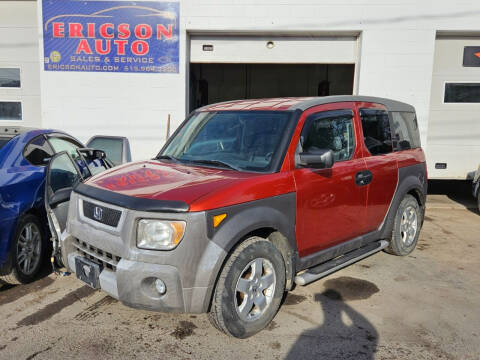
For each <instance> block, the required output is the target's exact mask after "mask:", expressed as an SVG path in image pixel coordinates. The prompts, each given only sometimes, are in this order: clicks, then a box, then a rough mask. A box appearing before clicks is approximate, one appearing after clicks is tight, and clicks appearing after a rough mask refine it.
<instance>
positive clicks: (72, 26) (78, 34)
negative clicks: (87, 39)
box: [68, 23, 83, 38]
mask: <svg viewBox="0 0 480 360" xmlns="http://www.w3.org/2000/svg"><path fill="white" fill-rule="evenodd" d="M82 31H83V25H82V24H80V23H69V24H68V37H70V38H83V34H82Z"/></svg>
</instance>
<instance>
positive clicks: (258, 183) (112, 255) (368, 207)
mask: <svg viewBox="0 0 480 360" xmlns="http://www.w3.org/2000/svg"><path fill="white" fill-rule="evenodd" d="M426 190H427V172H426V166H425V155H424V153H423V151H422V149H421V147H420V137H419V132H418V124H417V120H416V116H415V109H414V108H413V107H412V106H410V105H407V104H404V103H401V102H398V101H393V100H388V99H381V98H374V97H364V96H328V97H320V98H281V99H263V100H241V101H230V102H225V103H220V104H215V105H209V106H206V107H203V108H201V109H198V110H197V111H195V112H194V113H192V114H191V115H190V116H189V118H188V119H187V120H185V122H184V123H183V124H182V125H181V126H180V127H179V128H178V130H177V131H176V132H175V133H174V134H173V136H172V137H171V138H170V139H169V140H168V142H167V143H166V144H165V146H164V147H163V148H162V150H161V151H160V153H159V154H158V155H157V156H156V157H155V158H154V159H152V160H147V161H140V162H136V163H129V164H125V165H121V166H118V167H116V168H114V169H111V170H108V171H106V172H104V173H101V174H99V175H96V176H94V177H92V178H91V179H89V180H87V181H86V182H85V183H79V184H78V185H77V186H76V187H75V188H74V191H73V192H72V195H71V199H70V206H69V213H68V220H67V224H66V230H65V233H64V234H63V236H62V237H61V240H60V245H61V251H62V258H63V262H64V264H65V265H66V267H67V269H68V270H69V271H72V272H75V273H76V276H77V277H78V278H79V279H81V280H83V281H85V282H86V283H88V284H90V285H91V286H92V287H94V288H100V289H102V290H103V291H105V292H107V293H108V294H110V295H111V296H113V297H114V298H116V299H119V300H120V301H121V302H122V303H124V304H126V305H128V306H132V307H136V308H143V309H149V310H157V311H176V312H189V313H201V312H208V313H209V314H210V319H211V321H212V323H213V324H214V326H215V327H217V328H218V329H219V330H221V331H224V332H225V333H227V334H230V335H232V336H235V337H239V338H245V337H248V336H251V335H253V334H255V333H256V332H258V331H260V330H262V329H263V328H264V327H265V326H266V325H268V323H269V322H270V321H271V320H272V318H273V317H274V316H275V314H276V312H277V311H278V309H279V307H280V305H281V302H282V298H283V297H284V293H285V291H288V290H290V289H292V286H293V285H294V284H298V285H305V284H308V283H310V282H312V281H314V280H317V279H319V278H322V277H323V276H325V275H327V274H329V273H331V272H333V271H336V270H337V269H340V268H342V267H344V266H346V265H348V264H351V263H353V262H355V261H358V260H359V259H362V258H364V257H366V256H368V255H371V254H373V253H375V252H377V251H380V250H382V249H384V250H385V251H387V252H388V253H391V254H394V255H407V254H410V253H411V252H412V251H413V249H414V248H415V246H416V244H417V240H418V236H419V232H420V228H421V226H422V223H423V218H424V211H425V196H426ZM52 196H54V194H53V192H52Z"/></svg>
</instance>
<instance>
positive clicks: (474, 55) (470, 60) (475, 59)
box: [463, 46, 480, 67]
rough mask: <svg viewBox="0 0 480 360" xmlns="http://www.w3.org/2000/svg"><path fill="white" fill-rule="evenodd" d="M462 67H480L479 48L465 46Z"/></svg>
mask: <svg viewBox="0 0 480 360" xmlns="http://www.w3.org/2000/svg"><path fill="white" fill-rule="evenodd" d="M463 66H469V67H476V66H480V46H465V47H464V48H463Z"/></svg>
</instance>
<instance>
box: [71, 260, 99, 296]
mask: <svg viewBox="0 0 480 360" xmlns="http://www.w3.org/2000/svg"><path fill="white" fill-rule="evenodd" d="M101 272H102V266H101V265H100V264H97V263H96V262H93V261H91V260H89V259H87V258H84V257H81V256H77V257H76V258H75V273H76V275H77V278H78V279H80V280H82V281H83V282H84V283H86V284H87V285H88V286H90V287H92V288H94V289H98V288H100V281H99V277H100V273H101Z"/></svg>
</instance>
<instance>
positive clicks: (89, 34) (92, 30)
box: [87, 23, 95, 38]
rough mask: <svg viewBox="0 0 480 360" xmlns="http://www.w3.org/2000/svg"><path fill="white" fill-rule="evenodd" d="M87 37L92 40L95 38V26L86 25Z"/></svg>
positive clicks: (91, 24) (92, 24)
mask: <svg viewBox="0 0 480 360" xmlns="http://www.w3.org/2000/svg"><path fill="white" fill-rule="evenodd" d="M87 37H89V38H94V37H95V24H94V23H88V24H87Z"/></svg>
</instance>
